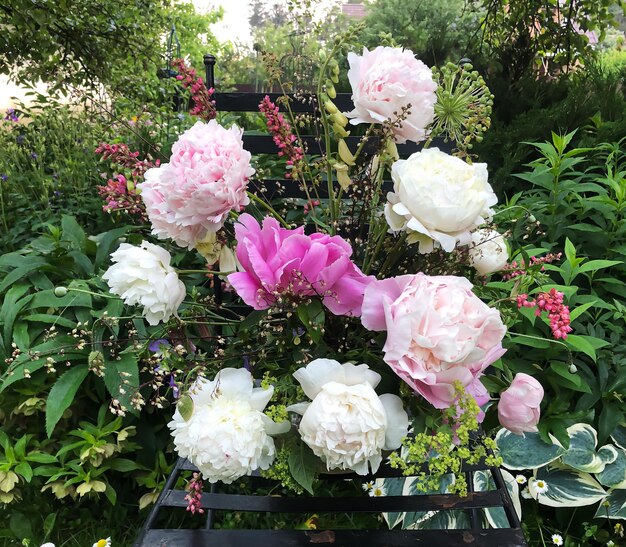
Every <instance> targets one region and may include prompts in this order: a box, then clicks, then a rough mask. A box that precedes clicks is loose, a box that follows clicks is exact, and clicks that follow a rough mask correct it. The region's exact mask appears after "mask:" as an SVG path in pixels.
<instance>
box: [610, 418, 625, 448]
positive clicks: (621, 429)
mask: <svg viewBox="0 0 626 547" xmlns="http://www.w3.org/2000/svg"><path fill="white" fill-rule="evenodd" d="M611 439H613V442H614V443H615V444H616V445H617V446H619V447H620V448H623V449H624V450H626V426H625V425H624V424H619V425H618V426H617V427H616V428H615V429H614V430H613V431H612V432H611Z"/></svg>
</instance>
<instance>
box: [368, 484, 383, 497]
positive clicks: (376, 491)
mask: <svg viewBox="0 0 626 547" xmlns="http://www.w3.org/2000/svg"><path fill="white" fill-rule="evenodd" d="M386 495H387V491H386V490H385V489H384V488H383V487H382V486H375V487H374V488H372V489H371V490H370V497H371V498H377V497H379V496H386Z"/></svg>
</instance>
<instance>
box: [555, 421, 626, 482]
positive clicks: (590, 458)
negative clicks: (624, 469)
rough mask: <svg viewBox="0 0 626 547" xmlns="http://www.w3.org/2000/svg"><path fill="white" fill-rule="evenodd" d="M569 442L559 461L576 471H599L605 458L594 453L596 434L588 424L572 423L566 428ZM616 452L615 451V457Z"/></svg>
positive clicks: (604, 463)
mask: <svg viewBox="0 0 626 547" xmlns="http://www.w3.org/2000/svg"><path fill="white" fill-rule="evenodd" d="M567 433H568V434H569V439H570V444H569V448H568V450H567V452H565V454H563V456H562V457H561V462H563V463H564V464H566V465H569V466H570V467H573V468H574V469H576V470H578V471H583V472H585V473H599V472H600V471H602V470H603V469H604V467H605V465H606V462H605V459H603V458H601V457H600V456H598V455H597V454H596V446H597V445H598V435H597V433H596V430H595V429H594V428H593V427H591V426H590V425H589V424H583V423H580V424H574V425H572V426H570V427H568V428H567ZM616 456H617V453H615V457H616ZM613 459H614V458H613Z"/></svg>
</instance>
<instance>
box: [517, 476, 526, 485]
mask: <svg viewBox="0 0 626 547" xmlns="http://www.w3.org/2000/svg"><path fill="white" fill-rule="evenodd" d="M515 481H516V482H517V484H526V477H525V476H524V475H516V476H515Z"/></svg>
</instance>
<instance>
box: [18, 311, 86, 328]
mask: <svg viewBox="0 0 626 547" xmlns="http://www.w3.org/2000/svg"><path fill="white" fill-rule="evenodd" d="M21 319H23V320H24V321H32V322H34V323H47V324H51V325H59V326H60V327H67V328H68V329H73V328H75V327H76V322H75V321H71V320H69V319H66V318H65V317H61V316H60V315H53V314H50V313H33V314H31V315H27V316H26V317H22V318H21Z"/></svg>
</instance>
